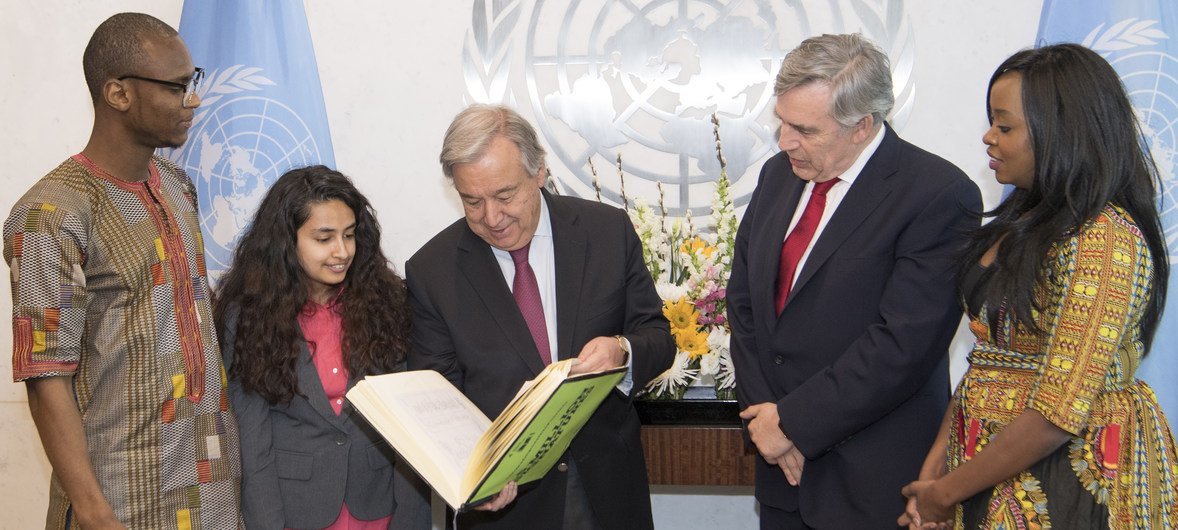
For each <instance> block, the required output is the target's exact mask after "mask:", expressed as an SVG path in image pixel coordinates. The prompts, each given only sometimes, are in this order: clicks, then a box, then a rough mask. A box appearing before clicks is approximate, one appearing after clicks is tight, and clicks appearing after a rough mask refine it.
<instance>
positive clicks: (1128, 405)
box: [949, 206, 1178, 530]
mask: <svg viewBox="0 0 1178 530" xmlns="http://www.w3.org/2000/svg"><path fill="white" fill-rule="evenodd" d="M1153 272H1154V271H1153V259H1152V258H1151V256H1150V252H1149V248H1148V246H1147V245H1146V242H1145V240H1144V238H1143V237H1142V236H1141V232H1140V231H1139V229H1138V228H1137V226H1136V225H1135V224H1134V223H1133V220H1132V219H1131V218H1130V217H1129V216H1128V214H1127V213H1126V212H1124V211H1123V210H1121V209H1119V208H1115V207H1111V206H1110V207H1106V208H1105V209H1104V211H1103V212H1102V213H1101V214H1100V215H1099V216H1098V217H1097V219H1096V220H1094V221H1092V222H1089V223H1087V224H1086V225H1085V226H1084V227H1083V228H1082V229H1081V230H1080V232H1079V233H1078V234H1077V235H1075V236H1073V237H1071V238H1069V239H1067V240H1065V241H1062V242H1060V243H1057V244H1056V245H1055V246H1054V247H1053V248H1052V251H1051V252H1050V253H1049V256H1048V262H1047V267H1046V270H1045V273H1046V276H1045V281H1044V284H1043V287H1042V288H1040V289H1038V290H1037V292H1036V293H1035V294H1036V301H1037V302H1038V310H1037V311H1035V312H1034V313H1033V315H1032V317H1033V318H1034V319H1035V321H1036V323H1037V325H1038V326H1039V327H1040V328H1041V329H1042V330H1043V332H1042V333H1041V334H1036V333H1034V332H1032V331H1031V330H1029V329H1027V328H1025V327H1023V326H1021V325H1018V324H1016V323H1015V322H1014V320H1013V318H1012V316H1011V315H1010V314H1008V313H1007V312H1006V311H1005V307H1003V308H999V309H998V310H997V311H995V312H993V313H991V312H990V311H988V310H986V309H985V308H984V307H983V309H982V310H981V311H978V313H979V314H977V315H971V320H970V330H971V331H972V332H973V333H974V335H975V336H976V337H977V342H976V343H975V345H974V347H973V351H972V352H970V354H969V364H970V366H969V369H968V371H967V372H966V374H965V377H964V378H963V379H962V381H961V383H960V385H959V386H958V388H957V391H956V393H955V398H956V400H957V401H956V403H957V406H958V408H957V410H956V411H955V415H956V417H955V425H954V426H955V428H954V430H953V432H952V434H951V436H950V443H949V468H950V469H956V468H957V467H958V466H960V465H962V464H963V463H964V462H966V461H968V460H969V459H971V458H973V456H974V455H976V454H977V453H979V452H981V451H984V450H985V448H986V446H987V445H988V444H989V443H990V442H991V440H992V439H993V438H994V437H995V436H996V435H998V434H999V433H1000V432H1001V431H1002V429H1003V427H1005V426H1006V425H1008V424H1009V423H1010V422H1012V421H1013V420H1014V419H1015V418H1016V417H1018V416H1019V414H1021V413H1022V412H1023V411H1024V410H1027V409H1030V410H1035V411H1038V412H1039V413H1041V414H1042V415H1043V417H1045V418H1046V419H1047V420H1048V421H1050V422H1051V423H1052V424H1054V425H1056V426H1057V427H1059V428H1060V429H1063V430H1064V431H1067V432H1069V433H1071V434H1072V436H1073V437H1072V439H1071V441H1070V442H1067V443H1065V444H1064V446H1063V447H1061V448H1060V449H1059V450H1057V451H1056V452H1055V453H1053V454H1052V455H1050V456H1048V457H1047V458H1044V459H1043V460H1042V461H1040V462H1038V463H1036V464H1035V465H1033V466H1032V467H1031V468H1029V469H1027V470H1024V471H1023V472H1021V473H1019V474H1017V475H1016V476H1015V477H1013V478H1011V479H1009V480H1007V481H1005V482H1003V483H1001V484H998V485H997V486H996V487H994V488H993V489H992V490H990V491H983V492H982V493H980V494H978V496H976V497H974V498H973V499H970V500H968V501H967V502H965V503H964V506H959V508H958V516H957V527H958V528H1037V529H1042V530H1047V529H1050V528H1067V529H1073V528H1173V527H1174V525H1175V524H1178V505H1176V500H1178V499H1176V498H1175V490H1174V478H1175V474H1176V471H1178V470H1176V469H1175V465H1176V464H1178V458H1176V457H1175V453H1174V441H1173V439H1172V437H1171V434H1170V428H1169V425H1168V424H1167V423H1166V419H1165V417H1164V416H1163V415H1162V411H1161V408H1160V407H1159V406H1158V403H1157V398H1156V397H1155V396H1154V393H1153V390H1151V389H1150V388H1149V386H1147V385H1146V384H1145V383H1144V382H1142V381H1140V380H1138V379H1136V378H1135V377H1134V373H1135V372H1136V371H1137V367H1138V365H1139V364H1140V362H1141V358H1142V355H1143V353H1144V351H1145V347H1144V343H1143V341H1142V330H1141V319H1142V317H1143V314H1144V312H1145V310H1146V302H1147V300H1148V299H1149V289H1150V286H1149V280H1150V278H1151V276H1152V275H1153ZM967 289H968V287H967ZM967 292H968V291H967ZM991 316H993V317H994V318H995V319H994V320H990V317H991ZM991 322H993V323H994V324H995V326H991ZM992 330H996V331H992ZM1169 353H1172V352H1155V353H1154V354H1155V355H1166V354H1169ZM963 517H964V520H963Z"/></svg>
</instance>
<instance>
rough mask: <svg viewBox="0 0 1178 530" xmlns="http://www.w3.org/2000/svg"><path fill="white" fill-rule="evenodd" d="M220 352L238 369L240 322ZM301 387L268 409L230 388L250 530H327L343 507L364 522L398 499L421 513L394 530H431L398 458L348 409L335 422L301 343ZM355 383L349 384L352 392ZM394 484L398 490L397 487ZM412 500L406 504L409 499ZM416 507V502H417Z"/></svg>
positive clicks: (230, 322)
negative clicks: (236, 352)
mask: <svg viewBox="0 0 1178 530" xmlns="http://www.w3.org/2000/svg"><path fill="white" fill-rule="evenodd" d="M226 327H227V329H226V330H225V332H224V336H225V341H224V342H222V347H221V352H222V354H223V355H224V358H225V366H226V367H229V366H232V363H233V354H234V351H233V341H234V337H235V335H236V328H237V315H236V312H233V313H231V314H230V316H229V318H227V319H226ZM296 375H297V376H298V388H299V392H300V393H302V395H296V396H294V397H293V398H292V399H291V401H290V403H286V404H278V405H271V404H269V403H267V402H266V400H265V399H263V398H262V397H261V396H259V395H257V394H254V393H252V392H246V391H244V390H243V389H242V388H241V383H240V382H239V381H238V380H236V379H231V380H230V381H229V399H230V402H231V404H232V407H233V412H234V413H235V414H236V415H237V420H238V424H239V425H240V431H241V453H242V454H241V468H242V473H241V477H242V483H241V507H242V513H243V516H244V518H245V524H246V527H247V528H250V529H251V530H253V529H279V530H281V529H282V528H285V527H291V528H323V527H325V526H327V525H329V524H331V523H332V522H333V521H335V519H336V518H337V517H338V516H339V513H340V508H341V507H342V506H343V503H344V501H345V500H346V501H347V503H348V511H350V512H351V513H352V515H354V516H356V517H357V518H359V519H367V520H372V519H378V518H381V517H384V516H386V515H389V514H390V513H393V511H394V510H395V509H396V508H397V500H396V499H405V498H409V499H410V501H411V502H406V503H405V504H407V505H412V506H413V507H414V508H415V509H416V510H418V511H417V513H414V514H410V513H402V510H398V511H397V514H396V515H397V516H396V517H394V518H393V524H392V525H390V528H428V527H429V518H428V510H429V508H428V504H426V503H425V501H424V500H420V499H418V498H413V497H412V496H414V495H417V492H415V491H414V488H413V487H412V486H410V485H409V483H408V482H406V481H407V480H409V479H407V478H405V477H404V476H403V474H402V472H401V470H400V469H394V467H400V466H394V462H395V453H394V452H393V450H392V448H391V447H389V445H388V443H387V442H385V441H384V438H382V437H381V436H380V434H378V433H377V432H376V430H375V429H373V428H372V427H370V426H369V425H368V423H367V422H366V421H364V419H363V417H361V416H360V414H359V413H358V412H356V411H355V409H353V408H352V406H351V404H350V403H348V402H347V401H345V402H344V406H343V410H342V412H341V413H340V414H339V415H338V416H337V415H336V414H335V411H334V410H332V408H331V404H330V403H328V402H327V394H326V393H325V392H324V390H323V384H322V383H321V382H320V381H319V374H318V373H317V372H316V370H315V364H314V363H313V362H312V361H311V355H310V353H309V351H308V350H307V344H306V343H305V342H304V343H303V345H302V350H301V352H300V354H299V360H298V366H297V367H296ZM355 383H356V380H355V379H354V378H349V380H348V388H351V387H352V385H354V384H355ZM394 483H396V487H394ZM407 496H409V497H407ZM412 501H416V502H412Z"/></svg>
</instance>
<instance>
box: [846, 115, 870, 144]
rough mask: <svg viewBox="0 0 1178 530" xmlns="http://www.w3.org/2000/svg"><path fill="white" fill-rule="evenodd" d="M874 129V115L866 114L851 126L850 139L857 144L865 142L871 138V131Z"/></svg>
mask: <svg viewBox="0 0 1178 530" xmlns="http://www.w3.org/2000/svg"><path fill="white" fill-rule="evenodd" d="M874 131H875V116H873V115H871V114H868V115H866V116H864V117H862V118H860V119H859V122H858V123H856V124H855V125H852V126H851V141H852V142H855V143H857V144H861V143H863V142H866V141H867V140H869V139H870V138H871V133H872V132H874Z"/></svg>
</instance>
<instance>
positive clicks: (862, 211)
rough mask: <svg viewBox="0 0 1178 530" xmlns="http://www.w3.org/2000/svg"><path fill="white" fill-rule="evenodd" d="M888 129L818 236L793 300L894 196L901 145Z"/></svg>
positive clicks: (795, 286)
mask: <svg viewBox="0 0 1178 530" xmlns="http://www.w3.org/2000/svg"><path fill="white" fill-rule="evenodd" d="M885 127H886V128H887V130H886V131H884V139H883V141H882V142H881V143H880V144H879V147H878V148H877V149H876V151H875V153H874V154H873V155H871V158H870V159H869V160H868V161H867V165H866V166H864V167H863V171H861V172H860V173H859V176H858V178H856V179H855V183H854V184H853V185H852V186H851V189H850V190H849V191H848V192H847V195H846V196H845V197H843V200H842V202H840V203H839V205H838V209H837V210H835V212H834V215H833V216H831V218H830V221H829V222H828V223H827V224H826V228H824V229H823V230H822V234H821V235H819V236H818V241H815V242H814V248H812V249H810V255H809V257H807V258H806V263H805V264H803V265H802V270H801V271H799V272H798V279H797V281H795V282H794V286H793V289H792V291H791V296H790V300H792V299H793V298H794V297H793V296H792V293H796V292H799V291H801V290H802V289H803V288H805V286H806V284H807V283H808V282H809V281H810V279H811V278H813V277H814V274H815V273H816V272H817V271H818V269H820V268H822V266H823V265H824V264H825V263H826V262H827V260H829V259H830V256H831V255H833V254H834V252H835V251H836V250H838V249H839V247H841V246H842V244H843V243H844V242H845V241H846V240H847V237H849V236H850V235H851V233H852V232H854V231H855V229H856V228H858V227H859V226H860V225H861V224H862V223H863V221H864V220H865V219H867V217H868V216H869V215H871V213H872V212H874V211H875V209H876V208H878V207H879V206H880V204H883V202H884V201H885V200H886V199H887V197H888V195H889V194H891V191H892V190H891V186H890V185H889V182H888V177H890V176H891V175H892V174H894V173H895V172H896V169H897V161H896V156H897V155H898V153H899V147H900V142H899V138H898V137H897V136H896V133H895V132H892V129H891V127H888V126H887V125H885ZM790 300H786V302H785V305H786V307H789V302H790ZM782 313H784V310H783V311H782Z"/></svg>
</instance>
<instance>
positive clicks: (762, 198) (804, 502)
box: [728, 35, 981, 529]
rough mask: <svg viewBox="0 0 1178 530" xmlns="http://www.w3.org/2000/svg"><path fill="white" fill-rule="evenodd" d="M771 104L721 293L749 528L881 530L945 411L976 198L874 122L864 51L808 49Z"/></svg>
mask: <svg viewBox="0 0 1178 530" xmlns="http://www.w3.org/2000/svg"><path fill="white" fill-rule="evenodd" d="M774 88H775V93H776V95H777V104H776V113H777V116H778V118H780V119H781V129H780V148H781V152H780V153H779V154H777V155H776V156H774V157H773V158H771V159H769V161H768V162H766V163H765V166H764V168H763V169H762V171H761V176H760V179H759V181H758V183H757V188H756V190H755V191H754V192H753V196H752V199H751V201H750V202H749V205H748V209H747V210H746V211H745V214H744V218H743V219H742V222H741V225H740V229H739V231H738V232H737V236H736V253H735V258H734V263H733V268H732V277H731V280H730V282H729V285H728V314H729V321H730V322H731V326H732V360H733V364H734V366H735V368H736V377H737V379H736V390H737V397H738V400H739V401H740V404H741V407H742V408H743V410H742V412H741V417H742V418H744V419H745V420H746V421H747V422H748V423H747V426H748V433H749V437H750V439H751V441H752V442H753V444H754V445H755V446H756V448H757V451H758V453H760V456H761V458H759V459H758V463H757V470H756V475H757V481H756V482H757V483H756V496H757V500H758V501H759V502H760V518H761V527H762V528H773V529H778V528H787V529H795V528H796V529H806V528H823V529H825V528H832V529H834V528H839V529H842V528H895V526H896V524H895V518H896V517H895V514H896V513H897V512H896V510H897V509H900V510H903V507H904V498H903V497H902V496H901V495H900V494H899V491H900V488H901V487H902V486H903V485H904V484H906V483H907V482H908V481H910V480H912V479H914V478H915V477H916V476H917V472H918V471H919V468H920V464H921V462H922V461H923V459H924V456H925V455H924V451H923V450H922V448H923V447H924V446H926V444H928V443H931V441H932V438H933V437H934V435H935V434H936V431H937V427H938V422H939V419H940V418H941V416H942V414H943V413H944V410H945V407H946V406H947V400H948V394H949V382H948V378H949V372H948V356H947V349H948V345H949V341H950V340H951V339H952V337H953V334H954V331H955V330H956V328H957V324H958V321H959V320H960V318H961V309H960V308H959V307H958V305H957V303H956V293H955V289H954V281H953V280H954V271H953V270H952V258H953V254H954V252H955V251H956V250H957V249H958V248H959V247H960V246H961V245H962V243H963V242H964V241H965V239H964V236H965V234H966V232H967V231H969V230H970V229H972V228H976V227H977V226H978V220H977V217H976V213H977V212H980V211H981V198H980V194H979V192H978V188H977V186H976V185H974V183H973V182H971V181H970V180H969V178H967V177H966V176H965V174H964V173H962V172H961V170H960V169H958V168H956V167H954V166H953V165H952V164H950V163H949V162H947V161H945V160H943V159H941V158H939V157H937V156H935V155H932V154H930V153H928V152H925V151H923V150H921V149H919V148H917V147H915V146H913V145H912V144H909V143H908V142H905V141H903V140H901V139H900V138H899V137H898V136H897V135H896V133H895V131H893V130H892V128H891V127H890V126H889V125H888V124H886V123H885V122H884V118H885V117H886V116H887V115H888V113H889V112H890V111H891V108H892V105H893V103H894V98H893V96H892V82H891V72H890V70H889V64H888V59H887V56H886V55H885V54H884V53H883V52H882V51H880V50H879V49H878V48H877V47H876V46H874V45H873V44H871V43H870V42H868V41H866V40H865V39H863V38H862V37H861V36H859V35H823V36H820V37H814V38H810V39H807V40H806V41H804V42H802V44H801V45H799V46H798V48H796V49H794V50H793V51H791V52H790V53H789V54H788V55H787V56H786V58H785V60H784V62H783V64H782V66H781V71H780V73H779V74H778V76H777V80H776V85H775V87H774Z"/></svg>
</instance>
